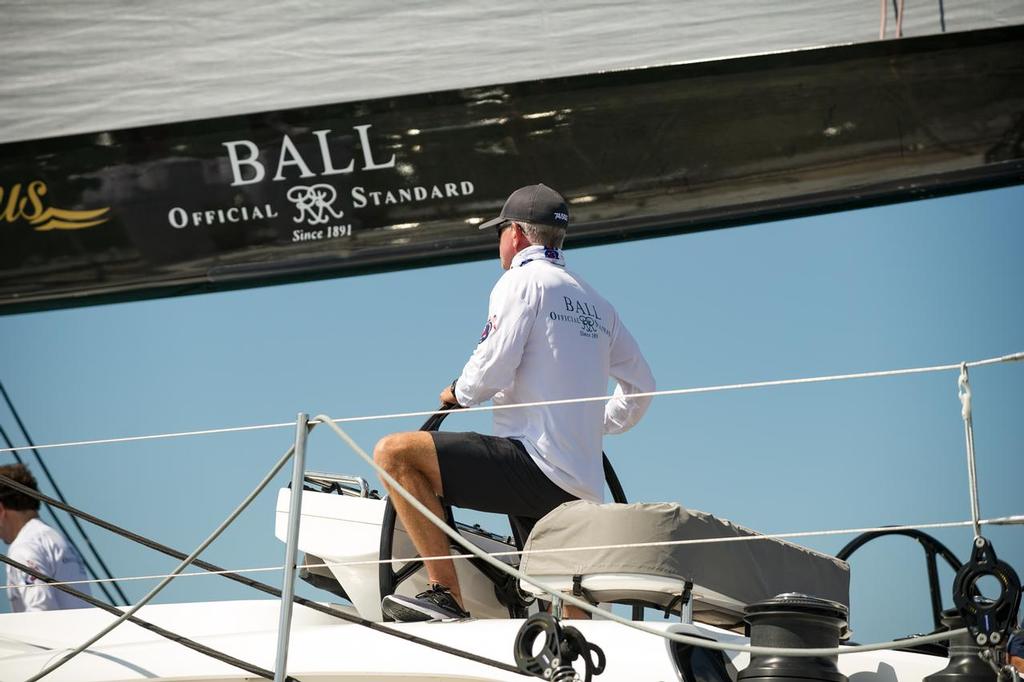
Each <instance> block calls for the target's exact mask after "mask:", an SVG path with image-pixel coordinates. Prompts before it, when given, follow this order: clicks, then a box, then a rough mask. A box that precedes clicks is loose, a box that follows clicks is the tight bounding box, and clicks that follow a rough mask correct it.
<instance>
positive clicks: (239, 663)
mask: <svg viewBox="0 0 1024 682" xmlns="http://www.w3.org/2000/svg"><path fill="white" fill-rule="evenodd" d="M0 561H2V562H3V563H5V564H7V565H8V566H12V567H14V568H16V569H18V570H19V571H21V572H22V573H26V574H28V575H30V576H32V577H33V578H35V579H36V580H42V581H43V582H44V583H46V584H48V585H50V586H51V587H56V588H57V589H58V590H61V591H62V592H66V593H67V594H70V595H71V596H72V597H77V598H79V599H81V600H82V601H84V602H87V603H89V604H91V605H93V606H95V607H97V608H100V609H103V610H104V611H106V612H107V613H110V614H112V615H115V616H123V615H124V611H122V610H121V609H119V608H117V607H116V606H111V605H110V604H106V603H104V602H102V601H100V600H99V599H96V598H95V597H93V596H91V595H88V594H86V593H85V592H79V591H78V590H76V589H74V588H71V587H68V586H67V585H62V584H60V583H58V582H57V581H56V580H54V579H53V578H51V577H50V576H48V575H44V574H42V573H40V572H39V571H36V570H34V569H32V568H30V567H29V566H26V565H25V564H22V563H20V562H18V561H15V560H14V559H12V558H10V557H8V556H6V555H4V554H0ZM32 589H35V588H32ZM128 621H129V622H130V623H134V624H135V625H138V626H139V627H141V628H144V629H146V630H149V631H150V632H152V633H155V634H157V635H160V636H161V637H164V638H166V639H169V640H171V641H172V642H176V643H178V644H181V645H182V646H184V647H188V648H189V649H192V650H193V651H198V652H199V653H201V654H203V655H205V656H209V657H210V658H215V659H217V660H218V661H221V662H222V663H227V664H229V665H233V666H235V667H236V668H241V669H242V670H246V671H248V672H251V673H254V674H256V675H259V676H260V677H265V678H266V679H268V680H272V679H274V673H272V672H271V671H269V670H267V669H266V668H261V667H259V666H258V665H255V664H253V663H249V662H247V661H243V660H242V659H240V658H235V657H234V656H231V655H229V654H225V653H224V652H222V651H217V650H216V649H212V648H210V647H208V646H206V645H205V644H200V643H199V642H197V641H195V640H194V639H189V638H188V637H185V636H183V635H179V634H177V633H174V632H171V631H170V630H165V629H164V628H162V627H160V626H159V625H154V624H153V623H150V622H149V621H145V620H142V619H141V618H137V617H136V616H129V617H128ZM285 679H287V680H290V681H291V682H299V681H298V680H296V679H295V678H294V677H287V678H285Z"/></svg>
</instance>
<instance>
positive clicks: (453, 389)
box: [451, 377, 459, 405]
mask: <svg viewBox="0 0 1024 682" xmlns="http://www.w3.org/2000/svg"><path fill="white" fill-rule="evenodd" d="M457 383H459V379H458V377H456V378H455V381H453V382H452V385H451V392H452V398H453V399H454V400H455V404H456V405H458V404H459V396H457V395H456V394H455V384H457Z"/></svg>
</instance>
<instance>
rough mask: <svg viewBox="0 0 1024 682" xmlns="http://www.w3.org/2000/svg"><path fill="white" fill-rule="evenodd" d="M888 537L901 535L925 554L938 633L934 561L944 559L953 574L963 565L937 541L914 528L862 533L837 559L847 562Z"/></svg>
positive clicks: (939, 618) (939, 616)
mask: <svg viewBox="0 0 1024 682" xmlns="http://www.w3.org/2000/svg"><path fill="white" fill-rule="evenodd" d="M889 535H903V536H905V537H908V538H913V539H914V540H917V541H918V542H919V543H920V544H921V548H922V549H923V550H924V553H925V561H926V562H927V565H928V593H929V595H930V596H931V602H932V619H933V621H934V623H935V631H936V632H938V631H940V630H943V629H944V626H943V625H942V594H941V590H940V586H939V569H938V566H937V562H936V560H935V557H936V556H941V557H942V558H943V559H945V561H946V563H947V564H949V566H950V568H952V569H953V571H954V573H955V572H956V571H959V570H960V567H961V566H962V565H963V563H962V562H961V561H960V560H959V559H958V558H957V557H956V554H953V552H952V550H950V549H949V548H948V547H946V546H945V545H944V544H942V543H941V542H940V541H939V540H937V539H936V538H934V537H932V536H931V535H929V534H928V533H925V532H923V531H920V530H916V529H914V528H893V529H889V530H876V531H871V532H868V533H862V534H861V535H858V536H857V537H855V538H854V539H853V540H851V541H850V542H848V543H847V544H846V546H845V547H843V548H842V549H841V550H839V552H838V553H837V554H836V558H837V559H841V560H843V561H847V560H848V559H849V557H850V555H851V554H853V553H854V552H855V551H857V550H858V549H860V548H861V547H863V546H864V545H865V544H867V543H868V542H871V541H872V540H877V539H878V538H881V537H886V536H889Z"/></svg>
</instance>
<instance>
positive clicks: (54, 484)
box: [0, 381, 130, 605]
mask: <svg viewBox="0 0 1024 682" xmlns="http://www.w3.org/2000/svg"><path fill="white" fill-rule="evenodd" d="M0 393H3V396H4V400H5V401H6V402H7V407H8V408H9V409H10V410H11V414H12V415H14V421H16V422H17V423H18V428H19V429H21V432H22V433H23V434H24V435H25V440H26V441H28V444H29V445H30V446H32V454H34V455H35V456H36V462H38V463H39V468H40V469H41V470H42V472H43V474H44V475H45V476H46V480H47V481H49V482H50V486H51V487H52V488H53V491H54V492H55V493H57V497H59V498H60V500H61V502H64V503H66V502H67V499H65V497H64V493H62V492H61V490H60V488H59V487H58V486H57V481H55V480H53V476H52V475H50V470H49V468H47V466H46V463H45V462H43V458H42V457H41V456H40V455H39V451H38V450H36V444H35V443H33V442H32V436H30V435H29V434H28V429H26V428H25V424H24V423H22V421H21V417H20V416H18V411H17V410H16V409H14V403H13V402H11V398H10V396H8V395H7V389H5V388H4V382H2V381H0ZM10 447H13V446H10ZM71 520H72V521H73V522H74V524H75V528H77V529H78V532H79V533H81V534H82V538H83V539H84V540H85V544H87V545H88V546H89V549H90V550H92V553H93V555H94V556H95V557H96V561H97V562H98V563H99V565H100V567H101V568H102V569H103V571H104V572H105V573H106V574H107V577H108V578H113V577H114V574H113V573H111V572H110V569H109V568H107V564H106V562H104V561H103V557H102V556H100V553H99V551H97V549H96V547H94V546H93V544H92V540H90V539H89V536H88V535H86V534H85V529H84V528H82V524H80V523H79V522H78V519H76V518H75V517H74V516H72V517H71ZM61 531H64V529H63V528H61ZM64 535H65V537H68V534H67V532H64ZM68 539H69V540H70V537H68ZM73 544H74V543H72V545H73ZM75 550H76V551H77V550H78V547H75ZM78 553H79V555H81V556H82V558H83V560H84V558H85V557H84V555H83V554H82V553H81V552H78ZM93 577H95V578H99V576H98V575H95V574H94V576H93ZM100 584H101V585H102V584H103V583H100ZM111 586H112V587H113V588H114V590H115V591H116V592H117V594H118V595H119V596H120V597H121V600H122V601H123V602H124V603H125V604H126V605H127V604H129V603H130V602H129V601H128V596H127V595H125V593H124V590H122V589H121V586H120V585H118V584H117V583H116V582H112V583H111ZM104 594H106V595H107V598H108V599H110V601H112V602H113V601H114V599H113V598H112V597H110V595H109V594H108V593H107V592H106V590H104Z"/></svg>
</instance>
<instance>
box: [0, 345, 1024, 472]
mask: <svg viewBox="0 0 1024 682" xmlns="http://www.w3.org/2000/svg"><path fill="white" fill-rule="evenodd" d="M1022 360H1024V352H1019V353H1011V354H1009V355H1003V356H1000V357H995V358H987V359H985V360H975V361H973V362H958V363H954V364H948V365H933V366H931V367H912V368H908V369H892V370H881V371H875V372H859V373H854V374H833V375H829V376H818V377H805V378H799V379H776V380H772V381H753V382H748V383H741V384H721V385H717V386H702V387H696V388H677V389H667V390H663V391H650V392H647V393H629V394H625V395H622V396H616V397H621V398H625V399H627V400H628V399H633V398H654V397H660V396H673V395H691V394H697V393H714V392H718V391H735V390H740V389H749V388H768V387H772V386H792V385H797V384H814V383H822V382H826V381H847V380H851V379H871V378H877V377H891V376H905V375H908V374H925V373H929V372H947V371H950V370H959V369H961V368H963V367H983V366H985V365H994V364H998V363H1002V362H1018V361H1022ZM611 398H612V396H607V395H601V396H592V397H589V398H568V399H565V400H541V401H537V402H532V403H515V404H510V405H480V406H477V407H466V408H462V409H460V410H458V412H459V413H460V414H465V413H470V412H494V411H498V410H512V409H517V408H522V407H540V406H544V405H569V404H573V403H589V402H598V401H607V400H610V399H611ZM436 413H437V410H436V409H434V410H421V411H417V412H395V413H391V414H375V415H367V416H361V417H340V418H337V419H333V418H332V419H330V421H331V422H332V423H335V424H346V423H354V422H364V421H377V420H384V419H403V418H407V417H429V416H430V415H433V414H436ZM325 418H326V417H325ZM310 423H316V420H311V422H310ZM294 426H295V422H294V421H289V422H280V423H275V424H257V425H253V426H233V427H225V428H216V429H202V430H198V431H177V432H172V433H158V434H150V435H144V436H125V437H121V438H101V439H97V440H79V441H69V442H66V443H50V444H48V445H36V446H34V448H35V449H36V450H49V449H54V448H67V447H74V446H84V445H109V444H114V443H133V442H138V441H146V440H158V439H166V438H182V437H186V436H205V435H212V434H219V433H237V432H241V431H257V430H261V429H279V428H285V427H288V428H293V427H294ZM28 449H30V448H29V446H24V447H15V448H0V453H4V452H18V451H20V450H28Z"/></svg>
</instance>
